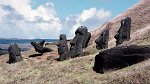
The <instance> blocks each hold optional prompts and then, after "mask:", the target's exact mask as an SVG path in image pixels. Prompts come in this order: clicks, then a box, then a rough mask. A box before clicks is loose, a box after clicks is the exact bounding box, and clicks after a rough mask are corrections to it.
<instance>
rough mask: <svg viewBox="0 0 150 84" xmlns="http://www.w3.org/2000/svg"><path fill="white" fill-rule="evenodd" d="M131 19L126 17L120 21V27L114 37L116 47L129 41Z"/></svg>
mask: <svg viewBox="0 0 150 84" xmlns="http://www.w3.org/2000/svg"><path fill="white" fill-rule="evenodd" d="M130 30H131V18H130V17H126V18H125V19H122V20H121V27H120V29H119V30H118V32H117V34H116V35H115V37H114V38H115V39H116V45H119V44H122V43H123V41H129V40H130Z"/></svg>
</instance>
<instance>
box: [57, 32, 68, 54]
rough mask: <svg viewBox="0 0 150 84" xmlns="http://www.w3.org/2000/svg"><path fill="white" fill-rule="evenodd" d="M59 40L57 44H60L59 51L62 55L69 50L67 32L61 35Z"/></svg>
mask: <svg viewBox="0 0 150 84" xmlns="http://www.w3.org/2000/svg"><path fill="white" fill-rule="evenodd" d="M59 38H60V39H59V42H58V44H57V46H58V53H59V54H60V55H62V54H63V53H65V52H68V45H67V39H66V35H65V34H61V35H60V36H59Z"/></svg>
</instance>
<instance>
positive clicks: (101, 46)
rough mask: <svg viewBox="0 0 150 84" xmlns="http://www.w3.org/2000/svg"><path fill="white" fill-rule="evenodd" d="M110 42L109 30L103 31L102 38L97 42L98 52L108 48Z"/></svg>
mask: <svg viewBox="0 0 150 84" xmlns="http://www.w3.org/2000/svg"><path fill="white" fill-rule="evenodd" d="M108 40H109V29H105V30H103V31H102V33H101V35H100V37H99V38H97V39H96V40H95V43H96V48H97V49H98V50H100V49H104V48H108Z"/></svg>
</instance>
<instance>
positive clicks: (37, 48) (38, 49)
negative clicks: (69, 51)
mask: <svg viewBox="0 0 150 84" xmlns="http://www.w3.org/2000/svg"><path fill="white" fill-rule="evenodd" d="M31 45H32V46H33V47H34V49H35V51H36V52H39V53H41V54H43V53H46V52H51V51H53V50H52V49H50V48H47V47H43V46H41V45H40V44H38V43H36V42H35V41H32V42H31Z"/></svg>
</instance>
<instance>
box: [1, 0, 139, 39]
mask: <svg viewBox="0 0 150 84" xmlns="http://www.w3.org/2000/svg"><path fill="white" fill-rule="evenodd" d="M137 2H138V0H0V38H24V39H27V38H41V39H44V38H46V39H53V38H56V39H57V38H58V37H59V35H60V34H66V35H67V37H68V38H70V37H73V36H74V31H75V30H76V29H77V28H78V27H79V26H86V27H88V29H89V30H93V29H95V28H97V27H99V26H100V25H102V24H103V23H104V22H107V21H109V20H111V19H112V18H114V17H115V16H116V15H118V14H120V13H122V12H123V11H125V10H127V9H128V8H130V7H131V6H132V5H134V4H135V3H137Z"/></svg>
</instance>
